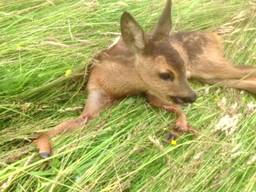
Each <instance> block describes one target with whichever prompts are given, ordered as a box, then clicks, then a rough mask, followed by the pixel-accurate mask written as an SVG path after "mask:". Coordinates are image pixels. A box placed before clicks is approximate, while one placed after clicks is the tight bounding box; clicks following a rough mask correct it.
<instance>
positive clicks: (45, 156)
mask: <svg viewBox="0 0 256 192" xmlns="http://www.w3.org/2000/svg"><path fill="white" fill-rule="evenodd" d="M39 155H40V156H41V157H42V159H46V158H48V157H50V156H51V155H50V153H47V152H42V153H39Z"/></svg>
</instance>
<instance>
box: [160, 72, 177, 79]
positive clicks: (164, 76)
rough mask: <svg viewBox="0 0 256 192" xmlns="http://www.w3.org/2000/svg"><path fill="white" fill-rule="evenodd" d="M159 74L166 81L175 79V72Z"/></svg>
mask: <svg viewBox="0 0 256 192" xmlns="http://www.w3.org/2000/svg"><path fill="white" fill-rule="evenodd" d="M158 76H159V77H160V79H162V80H165V81H173V80H174V74H173V73H172V72H168V73H166V72H165V73H159V74H158Z"/></svg>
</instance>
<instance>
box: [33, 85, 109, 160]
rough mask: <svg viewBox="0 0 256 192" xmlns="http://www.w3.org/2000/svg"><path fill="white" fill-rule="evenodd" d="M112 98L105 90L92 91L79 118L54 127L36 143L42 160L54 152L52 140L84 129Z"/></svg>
mask: <svg viewBox="0 0 256 192" xmlns="http://www.w3.org/2000/svg"><path fill="white" fill-rule="evenodd" d="M112 101H113V100H112V98H111V97H110V96H108V95H107V94H106V93H105V92H104V91H103V90H100V89H97V90H91V91H90V92H89V95H88V99H87V103H86V105H85V107H84V110H83V112H82V113H81V115H80V116H79V117H78V118H75V119H70V120H67V121H64V122H62V123H60V124H59V125H57V126H56V127H54V128H53V129H51V130H49V131H47V132H44V133H42V134H40V135H39V137H37V139H36V140H35V141H34V143H35V144H36V146H37V148H38V149H39V154H40V156H41V157H42V158H47V157H49V156H50V154H51V152H52V146H51V141H50V138H51V137H54V136H56V135H58V134H60V133H62V132H67V131H71V130H73V129H75V128H79V127H82V126H83V125H84V124H85V123H87V122H88V121H89V120H90V119H92V118H94V117H96V116H97V115H98V114H99V113H100V111H101V110H102V109H103V108H105V107H106V106H107V105H109V104H110V103H111V102H112Z"/></svg>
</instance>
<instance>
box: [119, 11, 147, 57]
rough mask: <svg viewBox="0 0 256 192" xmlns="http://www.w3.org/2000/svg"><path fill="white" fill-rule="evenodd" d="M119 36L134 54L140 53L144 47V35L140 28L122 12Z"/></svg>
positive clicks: (131, 18) (127, 14)
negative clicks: (120, 35)
mask: <svg viewBox="0 0 256 192" xmlns="http://www.w3.org/2000/svg"><path fill="white" fill-rule="evenodd" d="M121 34H122V38H123V41H124V42H125V44H126V45H127V46H128V47H129V48H130V49H131V50H132V51H133V52H135V53H138V52H141V51H142V50H143V49H144V48H145V46H146V40H145V34H144V31H143V29H142V28H141V26H140V25H139V24H138V23H137V21H136V20H135V19H134V18H133V17H132V16H131V14H130V13H128V12H124V13H123V15H122V16H121Z"/></svg>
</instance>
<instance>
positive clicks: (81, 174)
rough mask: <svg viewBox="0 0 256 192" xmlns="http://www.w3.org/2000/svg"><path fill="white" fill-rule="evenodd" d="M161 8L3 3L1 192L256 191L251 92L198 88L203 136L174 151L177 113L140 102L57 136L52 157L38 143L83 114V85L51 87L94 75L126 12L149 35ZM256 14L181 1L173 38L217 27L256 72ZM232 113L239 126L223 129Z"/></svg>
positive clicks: (190, 109) (237, 0)
mask: <svg viewBox="0 0 256 192" xmlns="http://www.w3.org/2000/svg"><path fill="white" fill-rule="evenodd" d="M163 5H164V1H157V0H150V1H135V0H126V1H113V0H100V1H94V0H93V1H89V0H56V1H55V0H29V1H28V0H11V1H9V0H8V1H7V0H2V1H0V44H1V46H0V100H1V102H0V191H33V192H34V191H54V192H55V191H86V192H87V191H96V192H98V191H102V192H103V191H111V192H112V191H136V192H137V191H138V192H139V191H147V192H148V191H153V192H155V191H160V192H164V191H177V192H185V191H195V192H199V191H207V192H208V191H214V192H215V191H220V192H224V191H225V192H228V191H232V192H234V191H239V192H241V191H243V192H254V191H256V156H255V155H256V139H255V135H256V129H255V125H256V114H255V109H256V106H255V105H256V102H255V98H254V96H253V95H250V94H248V93H245V92H243V91H237V90H233V89H227V88H219V87H218V86H209V85H202V84H198V83H193V87H194V89H195V90H196V91H197V93H198V94H199V98H198V100H197V101H196V102H195V103H194V104H192V105H189V106H187V107H184V111H185V112H186V113H187V115H188V119H189V122H190V123H191V125H193V126H194V127H196V128H197V129H198V130H199V131H200V134H199V136H198V137H196V138H193V137H191V136H190V135H184V136H182V137H180V138H179V139H178V140H177V145H170V144H168V143H166V142H165V135H166V133H167V132H168V130H169V129H170V126H171V124H173V123H174V120H175V117H174V115H172V114H169V113H167V112H165V111H162V110H159V109H155V108H152V107H151V106H150V105H149V104H147V103H146V101H145V100H144V99H143V98H141V97H133V98H127V99H125V100H123V101H122V102H121V103H119V104H117V105H116V106H113V107H111V108H110V109H108V110H107V111H105V112H103V113H102V115H101V116H100V117H99V118H97V119H95V120H93V121H92V122H90V123H89V124H88V125H86V127H85V128H84V129H79V130H77V131H75V132H73V133H69V134H65V135H61V136H59V137H57V138H55V139H54V144H55V146H54V155H53V156H52V157H51V158H50V161H47V160H42V159H40V158H39V157H38V155H37V152H36V150H35V149H34V147H33V146H32V145H31V144H30V136H31V135H32V134H33V133H34V132H37V131H42V130H46V129H51V128H52V127H53V126H54V125H56V124H58V123H59V122H61V121H63V120H65V119H68V118H72V117H75V116H77V115H78V114H79V113H80V112H81V109H80V107H82V106H83V105H84V103H85V100H86V93H85V92H84V85H83V84H84V83H83V80H81V79H77V80H71V81H63V83H56V84H54V85H52V82H56V79H59V78H61V80H63V79H64V80H65V79H66V77H65V72H66V70H70V69H71V70H73V71H75V70H76V69H80V68H82V67H83V66H86V68H87V66H88V65H89V64H90V63H91V60H92V57H93V55H95V54H96V53H97V52H99V51H100V50H101V49H102V48H104V47H106V46H107V45H108V44H109V43H110V42H111V40H112V39H113V38H114V37H115V36H116V35H118V33H119V18H120V15H121V13H122V12H123V11H124V10H129V12H131V13H132V14H133V15H134V16H135V17H136V18H137V20H138V21H139V23H141V24H142V25H143V27H144V28H145V29H147V30H150V29H151V28H152V26H153V24H154V23H155V22H156V21H157V18H158V16H159V14H160V12H161V9H162V7H163ZM255 10H256V2H255V1H248V0H247V1H241V0H226V1H222V0H215V1H210V0H193V1H190V0H179V1H178V0H176V1H174V9H173V23H174V26H173V31H188V30H202V31H216V30H217V31H219V32H220V33H222V34H223V37H224V39H225V47H226V49H225V50H226V53H225V54H226V55H227V57H228V58H229V59H230V60H232V61H233V62H234V63H236V64H245V65H256V62H255V60H256V55H255V53H256V39H255V37H256V12H255ZM86 77H87V76H85V80H84V81H86ZM223 117H237V122H236V124H234V125H233V126H232V127H231V128H226V129H225V130H223V129H221V130H217V126H216V125H218V124H219V122H220V120H221V119H223ZM234 121H235V120H234Z"/></svg>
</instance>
